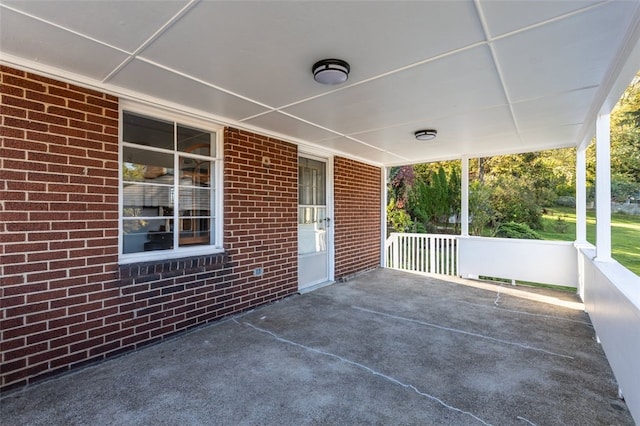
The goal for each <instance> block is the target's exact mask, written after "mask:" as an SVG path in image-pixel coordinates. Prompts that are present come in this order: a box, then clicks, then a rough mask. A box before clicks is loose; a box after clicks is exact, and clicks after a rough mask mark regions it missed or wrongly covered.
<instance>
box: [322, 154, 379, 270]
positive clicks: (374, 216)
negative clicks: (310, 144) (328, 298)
mask: <svg viewBox="0 0 640 426" xmlns="http://www.w3.org/2000/svg"><path fill="white" fill-rule="evenodd" d="M381 173H382V170H381V169H380V168H379V167H375V166H371V165H367V164H363V163H360V162H358V161H354V160H349V159H346V158H341V157H336V158H335V161H334V176H335V177H334V181H335V182H334V192H335V193H334V204H335V212H334V217H335V223H334V224H335V278H336V280H340V279H345V278H348V277H349V276H351V275H354V274H356V273H359V272H363V271H367V270H370V269H374V268H377V267H379V266H380V244H381V242H380V241H381V240H380V239H381V211H380V202H381V201H380V200H381V197H382V194H381V176H382V175H381Z"/></svg>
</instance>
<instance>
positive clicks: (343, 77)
mask: <svg viewBox="0 0 640 426" xmlns="http://www.w3.org/2000/svg"><path fill="white" fill-rule="evenodd" d="M312 71H313V79H314V80H315V81H317V82H318V83H321V84H340V83H344V82H345V81H347V78H349V71H351V68H350V67H349V64H348V63H346V62H345V61H343V60H341V59H323V60H321V61H318V62H316V63H315V64H313V68H312Z"/></svg>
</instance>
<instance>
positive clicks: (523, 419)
mask: <svg viewBox="0 0 640 426" xmlns="http://www.w3.org/2000/svg"><path fill="white" fill-rule="evenodd" d="M516 419H518V420H522V421H523V422H527V423H529V424H530V425H532V426H536V424H535V423H534V422H532V421H531V420H528V419H525V418H524V417H522V416H518V417H516Z"/></svg>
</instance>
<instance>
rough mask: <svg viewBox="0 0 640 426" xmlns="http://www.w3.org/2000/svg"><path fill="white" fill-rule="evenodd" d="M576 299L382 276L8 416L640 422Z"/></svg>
mask: <svg viewBox="0 0 640 426" xmlns="http://www.w3.org/2000/svg"><path fill="white" fill-rule="evenodd" d="M616 396H617V386H616V383H615V380H614V378H613V375H612V373H611V370H610V368H609V365H608V364H607V361H606V359H605V356H604V353H603V351H602V349H601V348H600V346H599V344H598V343H596V341H595V339H594V330H593V328H592V327H591V325H590V323H589V319H588V316H587V315H586V314H585V313H584V311H583V309H582V305H581V304H580V303H579V299H578V298H577V297H576V296H575V295H574V294H572V293H571V292H562V291H556V290H546V289H532V288H527V287H521V286H518V287H513V286H510V285H494V284H488V283H480V282H474V281H467V280H459V279H453V280H447V281H445V280H441V279H436V278H426V277H422V276H418V275H412V274H408V273H403V272H398V271H392V270H385V269H378V270H375V271H372V272H369V273H367V274H364V275H361V276H359V277H357V278H354V279H352V280H350V281H348V282H345V283H338V284H334V285H331V286H328V287H325V288H322V289H319V290H316V291H314V292H311V293H307V294H303V295H295V296H292V297H289V298H287V299H285V300H282V301H280V302H277V303H273V304H271V305H268V306H265V307H262V308H259V309H256V310H253V311H251V312H248V313H245V314H243V315H239V316H235V317H232V318H230V319H227V320H224V321H219V322H217V323H214V324H213V325H210V326H206V327H201V328H198V329H196V330H194V331H191V332H189V333H186V334H183V335H181V336H178V337H176V338H174V339H170V340H167V341H165V342H162V343H160V344H157V345H154V346H150V347H147V348H145V349H142V350H139V351H137V352H134V353H131V354H128V355H125V356H122V357H119V358H115V359H112V360H109V361H107V362H104V363H101V364H98V365H95V366H92V367H87V368H84V369H82V370H79V371H76V372H73V373H71V374H67V375H63V376H59V377H57V378H54V379H51V380H48V381H44V382H41V383H38V384H36V385H33V386H30V387H27V388H25V389H22V390H19V391H14V392H11V393H9V394H7V395H5V396H3V398H2V399H1V400H0V416H1V417H0V418H1V423H2V424H3V425H5V424H6V425H13V426H17V425H27V424H28V425H73V424H83V425H107V424H108V425H134V424H136V425H138V424H148V425H178V424H179V425H185V424H198V425H200V424H206V425H218V424H219V425H269V424H274V425H275V424H277V425H302V424H317V425H355V424H367V425H369V424H380V425H390V424H421V425H426V424H438V425H445V424H450V425H473V424H492V425H520V424H522V425H531V424H536V425H632V424H633V420H632V418H631V416H630V414H629V411H628V410H627V408H626V405H625V404H624V402H623V401H621V400H619V399H617V397H616Z"/></svg>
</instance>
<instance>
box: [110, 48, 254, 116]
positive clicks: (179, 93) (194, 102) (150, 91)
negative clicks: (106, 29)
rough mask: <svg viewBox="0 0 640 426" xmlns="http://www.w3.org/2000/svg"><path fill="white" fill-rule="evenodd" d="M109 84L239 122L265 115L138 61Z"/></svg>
mask: <svg viewBox="0 0 640 426" xmlns="http://www.w3.org/2000/svg"><path fill="white" fill-rule="evenodd" d="M158 82H162V84H158ZM111 83H112V84H114V85H116V86H119V87H123V88H126V89H130V90H135V91H142V92H143V93H145V94H146V95H149V96H152V97H154V98H156V99H164V100H167V101H169V102H172V103H175V104H178V105H187V106H189V107H190V108H194V109H198V110H201V111H204V112H206V113H209V114H215V115H217V116H221V117H227V118H230V119H232V120H241V119H243V118H246V117H250V116H252V115H256V114H260V113H262V112H264V111H265V109H264V108H263V107H261V106H259V105H256V104H254V103H252V102H249V101H246V100H244V99H240V98H238V97H236V96H233V95H229V94H227V93H225V92H222V91H220V90H217V89H215V88H212V87H209V86H206V85H204V84H202V83H198V82H196V81H193V80H190V79H188V78H185V77H183V76H180V75H178V74H175V73H172V72H170V71H167V70H164V69H161V68H158V67H155V66H153V65H151V64H148V63H146V62H143V61H140V60H135V61H133V62H131V63H130V64H129V65H127V66H126V68H124V70H123V71H121V72H119V73H118V74H116V75H115V77H114V78H113V79H112V80H111Z"/></svg>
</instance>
